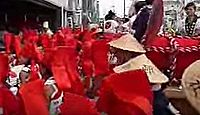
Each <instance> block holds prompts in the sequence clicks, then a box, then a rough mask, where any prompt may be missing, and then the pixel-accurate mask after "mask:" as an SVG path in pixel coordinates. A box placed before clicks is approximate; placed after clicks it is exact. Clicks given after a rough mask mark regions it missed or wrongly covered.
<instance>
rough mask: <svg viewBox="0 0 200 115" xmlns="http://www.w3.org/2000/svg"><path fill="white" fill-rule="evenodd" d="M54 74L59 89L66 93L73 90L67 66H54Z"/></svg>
mask: <svg viewBox="0 0 200 115" xmlns="http://www.w3.org/2000/svg"><path fill="white" fill-rule="evenodd" d="M52 72H53V75H54V78H55V80H56V83H57V84H58V87H59V89H61V90H64V91H65V90H67V89H70V88H71V81H70V79H69V75H68V73H67V72H66V69H65V66H52Z"/></svg>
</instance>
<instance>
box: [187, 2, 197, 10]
mask: <svg viewBox="0 0 200 115" xmlns="http://www.w3.org/2000/svg"><path fill="white" fill-rule="evenodd" d="M191 6H193V8H194V10H196V5H195V3H194V2H190V3H188V4H187V5H186V6H185V10H187V9H188V7H191Z"/></svg>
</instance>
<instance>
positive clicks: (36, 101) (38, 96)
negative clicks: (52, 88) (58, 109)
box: [19, 80, 49, 115]
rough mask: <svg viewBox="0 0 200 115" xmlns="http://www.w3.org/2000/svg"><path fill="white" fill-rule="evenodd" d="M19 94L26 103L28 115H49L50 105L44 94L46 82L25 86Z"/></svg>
mask: <svg viewBox="0 0 200 115" xmlns="http://www.w3.org/2000/svg"><path fill="white" fill-rule="evenodd" d="M19 92H20V95H21V97H22V100H23V102H24V107H25V112H26V115H49V112H48V103H47V99H46V97H45V93H44V82H43V81H42V80H35V81H31V82H29V83H27V84H23V85H22V86H21V87H20V90H19Z"/></svg>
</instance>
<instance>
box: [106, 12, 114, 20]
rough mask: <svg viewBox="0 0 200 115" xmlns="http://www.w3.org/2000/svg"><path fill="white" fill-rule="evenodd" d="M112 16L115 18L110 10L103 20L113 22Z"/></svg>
mask: <svg viewBox="0 0 200 115" xmlns="http://www.w3.org/2000/svg"><path fill="white" fill-rule="evenodd" d="M113 16H115V13H114V12H113V11H112V10H110V11H109V12H108V14H107V15H106V16H105V20H113Z"/></svg>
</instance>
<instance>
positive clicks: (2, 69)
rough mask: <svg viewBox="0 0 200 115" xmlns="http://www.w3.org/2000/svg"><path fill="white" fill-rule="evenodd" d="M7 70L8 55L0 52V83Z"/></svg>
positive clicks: (4, 77)
mask: <svg viewBox="0 0 200 115" xmlns="http://www.w3.org/2000/svg"><path fill="white" fill-rule="evenodd" d="M8 72H9V66H8V55H6V54H4V53H0V84H1V83H2V82H3V81H4V80H5V79H6V76H7V74H8Z"/></svg>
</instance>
